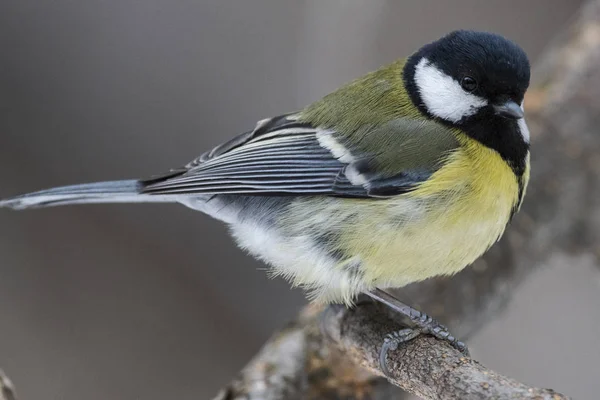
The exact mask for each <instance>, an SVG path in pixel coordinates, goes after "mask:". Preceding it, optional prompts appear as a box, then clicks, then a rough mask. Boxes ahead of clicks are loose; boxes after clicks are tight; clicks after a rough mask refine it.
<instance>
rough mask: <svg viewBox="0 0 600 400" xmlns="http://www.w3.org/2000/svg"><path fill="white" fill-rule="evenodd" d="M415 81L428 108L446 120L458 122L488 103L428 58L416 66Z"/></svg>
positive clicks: (433, 113)
mask: <svg viewBox="0 0 600 400" xmlns="http://www.w3.org/2000/svg"><path fill="white" fill-rule="evenodd" d="M415 83H416V85H417V89H418V90H419V94H420V95H421V100H422V101H423V103H424V104H425V107H427V110H428V111H429V112H430V113H431V114H432V115H435V116H436V117H438V118H442V119H444V120H446V121H450V122H458V121H460V120H461V119H463V118H464V117H469V116H471V115H474V114H476V113H477V111H478V110H479V109H480V108H481V107H484V106H486V105H487V104H488V102H487V100H486V99H484V98H481V97H479V96H476V95H474V94H472V93H468V92H465V91H464V90H463V88H462V87H461V86H460V83H459V82H457V81H456V80H454V79H453V78H452V77H451V76H449V75H447V74H445V73H444V72H442V71H440V70H439V69H438V68H437V67H435V65H433V64H431V63H430V62H429V60H427V59H426V58H423V59H422V60H421V61H419V63H418V64H417V66H416V67H415Z"/></svg>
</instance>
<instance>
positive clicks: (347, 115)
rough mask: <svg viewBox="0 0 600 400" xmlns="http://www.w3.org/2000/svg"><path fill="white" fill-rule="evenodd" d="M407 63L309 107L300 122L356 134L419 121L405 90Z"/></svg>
mask: <svg viewBox="0 0 600 400" xmlns="http://www.w3.org/2000/svg"><path fill="white" fill-rule="evenodd" d="M404 64H405V60H398V61H396V62H394V63H391V64H389V65H386V66H384V67H381V68H379V69H378V70H376V71H373V72H370V73H368V74H366V75H364V76H362V77H360V78H358V79H356V80H354V81H352V82H350V83H348V84H346V85H344V86H342V87H341V88H339V89H338V90H336V91H335V92H333V93H330V94H328V95H326V96H325V97H323V98H322V99H321V100H319V101H317V102H315V103H313V104H311V105H310V106H308V107H306V108H305V109H304V110H303V111H302V112H301V113H300V120H302V121H304V122H308V123H311V124H312V125H313V126H315V127H322V128H327V129H333V130H335V131H337V132H339V133H340V134H348V135H352V134H353V133H355V132H357V131H359V130H361V129H364V127H365V126H366V125H370V126H374V125H379V124H384V123H386V122H389V121H391V120H394V119H397V118H402V117H411V118H417V117H418V116H419V115H420V112H419V110H418V109H417V108H416V107H415V106H414V105H413V104H412V101H411V100H410V97H409V95H408V93H407V91H406V89H405V87H404V81H403V78H402V71H403V68H404Z"/></svg>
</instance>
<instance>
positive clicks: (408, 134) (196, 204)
mask: <svg viewBox="0 0 600 400" xmlns="http://www.w3.org/2000/svg"><path fill="white" fill-rule="evenodd" d="M529 78H530V67H529V61H528V59H527V55H526V54H525V52H524V51H523V50H522V49H521V48H520V47H519V46H518V45H516V44H515V43H513V42H511V41H509V40H507V39H505V38H504V37H502V36H500V35H497V34H493V33H486V32H475V31H467V30H460V31H454V32H451V33H449V34H448V35H446V36H444V37H442V38H441V39H439V40H437V41H435V42H432V43H429V44H427V45H425V46H423V47H422V48H420V49H419V50H418V51H416V52H415V53H414V54H412V55H411V56H410V57H408V58H407V59H401V60H397V61H395V62H393V63H391V64H389V65H386V66H384V67H382V68H380V69H378V70H376V71H374V72H371V73H369V74H367V75H365V76H363V77H361V78H358V79H356V80H355V81H353V82H351V83H349V84H347V85H345V86H343V87H341V88H340V89H338V90H336V91H335V92H333V93H331V94H329V95H327V96H325V97H324V98H323V99H321V100H319V101H317V102H315V103H313V104H311V105H309V106H307V107H306V108H304V109H303V110H301V111H299V112H294V113H288V114H285V115H281V116H278V117H274V118H269V119H263V120H261V121H259V122H258V123H257V124H256V126H255V128H254V129H252V130H249V131H247V132H245V133H242V134H240V135H239V136H236V137H234V138H233V139H231V140H230V141H228V142H226V143H224V144H221V145H220V146H217V147H215V148H214V149H212V150H211V151H209V152H206V153H204V154H203V155H201V156H200V157H198V158H197V159H195V160H193V161H192V162H190V163H188V164H187V165H185V166H184V167H182V168H177V169H173V170H171V171H169V172H167V173H165V174H162V175H157V176H153V177H150V178H149V179H140V180H138V179H134V180H122V181H110V182H99V183H90V184H82V185H74V186H66V187H59V188H54V189H48V190H43V191H39V192H35V193H31V194H25V195H22V196H19V197H15V198H12V199H8V200H4V201H1V202H0V207H9V208H14V209H26V208H34V207H45V206H56V205H67V204H82V203H113V202H114V203H116V202H173V203H181V204H183V205H185V206H187V207H190V208H192V209H195V210H198V211H201V212H203V213H205V214H208V215H210V216H212V217H214V218H216V219H219V220H221V221H223V222H224V223H226V224H227V225H229V227H230V229H231V233H232V235H233V237H234V238H235V240H236V241H237V243H238V244H239V245H240V246H241V247H242V248H243V249H245V250H247V251H248V252H249V253H250V254H252V255H253V256H255V257H257V258H259V259H261V260H263V261H264V262H266V263H267V264H269V265H270V267H271V273H272V274H273V275H279V276H283V277H285V278H286V279H288V280H289V281H290V282H291V283H292V284H293V285H294V286H301V287H303V288H304V289H306V290H307V291H308V295H309V297H310V298H311V299H312V300H315V301H318V302H324V303H332V302H338V303H345V304H348V305H350V304H352V303H353V301H354V300H355V299H356V297H357V295H359V294H361V293H364V294H367V295H369V296H370V297H372V298H374V299H376V300H378V301H380V302H383V303H385V304H387V305H389V306H390V307H392V308H393V309H395V310H397V311H399V312H400V313H402V314H404V315H406V316H408V317H409V318H410V319H411V320H412V323H413V325H414V328H413V329H406V330H402V331H400V332H396V333H393V334H391V335H389V337H388V338H387V339H386V341H385V342H384V345H383V346H382V351H381V357H380V361H381V363H382V368H384V371H387V369H386V368H385V361H386V358H385V357H386V353H387V351H388V350H389V349H393V348H395V347H397V345H398V344H399V343H401V342H404V341H406V340H410V339H412V338H413V337H415V336H416V335H417V334H420V333H428V334H432V335H434V336H436V337H438V338H441V339H445V340H448V341H450V342H451V343H452V344H453V345H454V346H456V347H457V348H459V349H461V350H462V351H466V346H465V345H464V344H462V343H461V342H459V341H458V340H457V339H456V338H454V337H453V336H452V335H450V334H449V332H448V330H447V329H446V328H445V327H444V326H442V325H441V324H439V323H438V322H437V321H435V320H433V319H431V318H430V317H428V316H427V315H426V314H423V313H421V312H419V311H417V310H415V309H413V308H411V307H409V306H407V305H405V304H403V303H401V302H400V301H399V300H398V299H396V298H394V297H392V296H391V295H389V294H388V293H387V292H385V291H384V290H383V289H385V288H394V287H402V286H405V285H407V284H409V283H412V282H417V281H422V280H424V279H427V278H430V277H433V276H438V275H452V274H455V273H457V272H458V271H460V270H462V269H463V268H465V267H466V266H467V265H469V264H471V263H472V262H473V261H474V260H475V259H477V258H478V257H479V256H481V255H482V254H483V253H484V252H485V251H486V250H487V249H488V248H489V247H490V246H491V245H492V244H494V243H495V242H496V241H497V240H498V239H499V238H500V237H501V236H502V234H503V232H504V230H505V228H506V226H507V224H508V223H509V221H510V220H511V218H512V216H513V215H514V214H515V213H516V212H517V211H518V210H519V208H520V206H521V203H522V201H523V196H524V195H525V189H526V186H527V182H528V180H529V130H528V128H527V125H526V123H525V120H524V118H523V116H524V112H523V98H524V95H525V92H526V90H527V88H528V86H529Z"/></svg>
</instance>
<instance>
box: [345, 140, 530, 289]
mask: <svg viewBox="0 0 600 400" xmlns="http://www.w3.org/2000/svg"><path fill="white" fill-rule="evenodd" d="M460 140H461V142H462V143H461V145H462V146H461V147H460V149H459V150H458V151H456V152H454V153H453V154H452V155H450V156H449V157H450V159H449V160H448V163H447V164H446V165H445V166H444V167H443V168H441V169H440V170H438V171H437V172H436V173H435V174H434V175H433V176H432V177H431V178H430V179H429V180H428V181H427V182H426V183H424V184H423V185H421V186H420V187H419V188H418V189H417V190H415V191H413V192H410V193H408V194H406V195H403V196H399V197H397V198H393V199H389V200H382V201H375V202H373V201H370V202H365V201H360V200H359V201H356V200H354V201H349V202H344V205H343V206H342V207H340V209H339V210H338V211H341V214H346V213H347V212H348V210H344V209H346V207H350V208H352V209H354V210H353V212H352V213H353V214H354V215H357V214H356V212H358V215H362V216H363V218H360V222H359V223H356V224H354V226H353V227H352V229H348V230H345V233H344V234H343V237H342V238H341V240H340V243H341V244H342V246H343V251H344V253H345V254H353V255H355V256H354V257H357V258H359V259H360V262H361V264H363V268H364V274H365V275H364V278H365V279H366V281H367V282H370V283H371V284H372V285H374V286H384V287H385V286H393V287H399V286H404V285H406V284H408V283H412V282H415V281H420V280H423V279H427V278H429V277H432V276H435V275H449V274H454V273H456V272H458V271H460V270H461V269H463V268H464V267H466V266H467V265H469V264H470V263H472V262H473V261H474V260H475V259H476V258H478V257H479V256H480V255H481V254H483V253H484V252H485V251H486V250H487V249H488V248H489V247H490V246H491V245H492V244H493V243H494V242H496V241H497V240H498V239H499V238H500V236H501V235H502V233H503V232H504V228H505V227H506V224H507V223H508V221H509V219H510V216H511V212H512V210H513V207H515V204H516V203H517V201H518V193H519V187H518V183H517V178H516V176H515V175H514V173H513V172H512V170H511V168H510V167H509V166H508V165H507V164H506V163H505V162H504V161H503V160H502V158H501V157H500V156H499V155H498V153H497V152H495V151H493V150H491V149H488V148H487V147H484V146H482V145H480V144H479V143H478V142H475V141H474V140H472V139H470V138H468V137H466V136H465V137H461V138H460ZM357 209H358V211H357Z"/></svg>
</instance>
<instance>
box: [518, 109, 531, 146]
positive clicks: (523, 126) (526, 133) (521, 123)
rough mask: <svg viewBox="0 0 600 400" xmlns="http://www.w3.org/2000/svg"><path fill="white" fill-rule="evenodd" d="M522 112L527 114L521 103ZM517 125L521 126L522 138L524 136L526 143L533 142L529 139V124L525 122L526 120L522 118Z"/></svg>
mask: <svg viewBox="0 0 600 400" xmlns="http://www.w3.org/2000/svg"><path fill="white" fill-rule="evenodd" d="M521 110H523V112H525V109H524V108H523V103H521ZM517 125H518V126H519V131H520V132H521V136H523V140H524V141H525V143H529V141H530V140H531V139H530V137H529V128H528V127H527V123H526V122H525V118H521V119H519V120H518V121H517Z"/></svg>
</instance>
